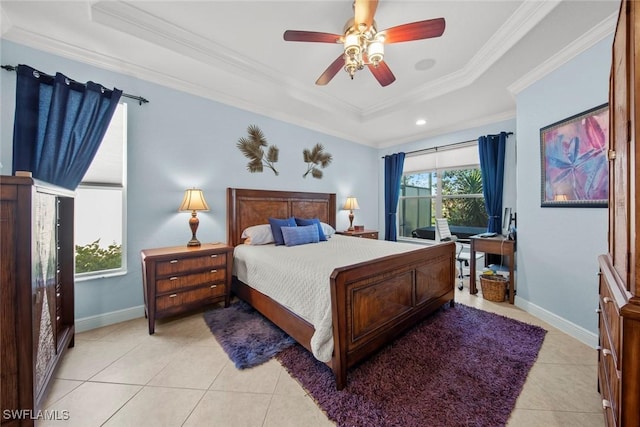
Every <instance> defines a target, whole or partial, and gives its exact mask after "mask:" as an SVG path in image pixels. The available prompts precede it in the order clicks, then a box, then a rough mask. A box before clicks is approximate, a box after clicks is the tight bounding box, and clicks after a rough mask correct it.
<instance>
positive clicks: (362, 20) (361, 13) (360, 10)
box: [353, 0, 378, 30]
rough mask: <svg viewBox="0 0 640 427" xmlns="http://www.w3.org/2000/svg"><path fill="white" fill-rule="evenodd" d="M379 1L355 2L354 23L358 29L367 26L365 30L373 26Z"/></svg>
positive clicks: (358, 0)
mask: <svg viewBox="0 0 640 427" xmlns="http://www.w3.org/2000/svg"><path fill="white" fill-rule="evenodd" d="M377 7H378V0H355V2H354V5H353V8H354V12H353V21H354V27H356V29H357V28H358V26H359V25H360V24H363V25H365V28H364V30H366V29H368V28H369V27H371V26H372V25H373V16H374V15H375V14H376V8H377Z"/></svg>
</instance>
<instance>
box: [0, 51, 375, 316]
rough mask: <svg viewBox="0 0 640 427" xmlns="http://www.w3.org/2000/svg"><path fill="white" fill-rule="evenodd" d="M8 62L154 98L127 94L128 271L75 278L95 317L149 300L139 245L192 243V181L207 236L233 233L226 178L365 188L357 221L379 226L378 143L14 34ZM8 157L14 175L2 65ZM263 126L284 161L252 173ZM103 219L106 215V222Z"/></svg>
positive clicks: (0, 156)
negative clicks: (320, 174) (250, 163)
mask: <svg viewBox="0 0 640 427" xmlns="http://www.w3.org/2000/svg"><path fill="white" fill-rule="evenodd" d="M1 48H2V49H1V61H2V64H11V65H17V64H28V65H30V66H32V67H34V68H37V69H39V70H42V71H44V72H47V73H55V72H56V71H59V72H62V73H64V74H66V75H67V76H69V77H71V78H73V79H75V80H78V81H87V80H93V81H96V82H99V83H101V84H103V85H105V86H107V87H114V86H115V87H117V88H119V89H122V90H124V91H125V92H127V93H131V94H135V95H141V96H144V97H145V98H147V99H149V100H150V103H149V104H146V105H142V106H139V105H138V104H137V103H136V102H135V101H132V100H127V99H126V98H123V100H124V101H125V102H127V103H128V104H129V108H128V112H129V114H128V125H129V126H128V152H127V154H128V188H127V203H128V206H127V227H128V233H127V239H128V256H127V263H128V273H127V274H126V275H125V276H121V277H115V278H106V279H99V280H92V281H86V282H77V283H76V318H77V319H81V318H86V317H90V316H97V315H100V314H103V313H109V312H113V311H117V310H125V309H127V308H130V307H136V306H140V305H141V304H142V303H143V299H142V275H141V267H140V255H139V254H140V250H141V249H145V248H153V247H161V246H174V245H182V244H186V242H187V241H188V240H189V239H190V237H191V232H190V230H189V227H188V225H187V222H188V219H189V214H188V213H178V212H177V209H178V206H179V204H180V202H181V201H182V196H183V194H184V190H185V189H186V188H189V187H192V186H196V187H200V188H202V189H203V190H204V194H205V197H206V199H207V202H208V203H209V205H210V207H211V211H210V212H201V213H199V214H198V218H199V219H200V227H199V228H198V238H199V240H200V241H202V242H210V241H226V225H225V216H226V212H225V209H226V196H225V191H226V188H227V187H239V188H261V189H278V190H300V191H318V192H335V193H337V201H338V204H340V203H344V201H345V199H346V197H347V196H349V195H351V194H354V195H356V196H357V197H358V202H359V204H360V210H359V211H357V212H356V221H355V222H356V223H358V224H364V225H367V226H369V227H375V225H376V224H377V222H378V212H377V209H378V181H377V172H376V170H377V165H378V158H377V156H378V150H377V149H373V148H371V147H367V146H364V145H360V144H356V143H354V142H350V141H345V140H342V139H339V138H335V137H332V136H328V135H324V134H321V133H318V132H315V131H311V130H308V129H304V128H301V127H298V126H294V125H291V124H288V123H284V122H282V121H278V120H273V119H270V118H267V117H264V116H261V115H258V114H253V113H251V112H247V111H243V110H240V109H236V108H233V107H229V106H226V105H223V104H220V103H218V102H214V101H211V100H208V99H204V98H200V97H197V96H193V95H189V94H186V93H183V92H179V91H176V90H172V89H168V88H165V87H162V86H159V85H156V84H152V83H149V82H146V81H143V80H140V79H136V78H132V77H129V76H127V75H124V74H119V73H115V72H110V71H105V70H102V69H99V68H96V67H93V66H90V65H86V64H81V63H78V62H74V61H71V60H67V59H64V58H61V57H58V56H54V55H50V54H47V53H44V52H41V51H37V50H34V49H30V48H27V47H25V46H21V45H18V44H15V43H12V42H8V41H6V40H3V41H2V45H1ZM0 79H1V80H0V85H1V90H2V96H1V101H0V102H1V104H0V105H1V112H0V114H1V115H0V119H1V126H0V138H1V143H0V162H2V168H1V169H0V172H1V173H2V174H3V175H8V174H11V156H12V133H13V114H14V108H15V73H10V72H7V71H4V70H2V71H0ZM250 124H255V125H258V126H259V127H260V128H261V129H262V131H263V132H264V134H265V136H266V138H267V141H268V142H269V143H270V144H275V145H277V146H278V147H279V149H280V159H279V162H278V163H277V168H278V170H279V172H280V175H279V176H275V175H274V174H273V173H272V172H271V171H270V170H267V171H265V172H264V173H257V174H251V173H249V172H248V171H247V170H246V159H245V158H244V157H243V156H242V154H241V153H240V151H239V150H238V149H237V148H236V142H237V140H238V138H240V137H242V136H245V135H246V129H247V126H248V125H250ZM316 143H322V144H323V145H324V146H325V149H326V151H328V152H329V153H331V154H332V155H333V162H332V164H331V165H330V166H329V167H328V168H326V169H324V175H325V176H324V178H323V179H321V180H317V179H314V178H312V177H311V176H308V177H307V178H304V179H303V178H302V174H303V173H304V172H305V171H306V164H305V163H303V161H302V150H303V149H304V148H311V147H312V146H313V145H315V144H316ZM347 214H348V212H345V211H338V213H337V228H338V229H345V228H346V227H347V226H348V219H347ZM97 226H99V224H97Z"/></svg>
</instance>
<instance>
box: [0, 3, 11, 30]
mask: <svg viewBox="0 0 640 427" xmlns="http://www.w3.org/2000/svg"><path fill="white" fill-rule="evenodd" d="M12 26H13V23H12V22H11V19H9V16H8V15H7V14H6V13H5V11H4V9H3V8H2V4H0V36H4V35H5V33H6V32H7V31H9V30H10V29H11V27H12Z"/></svg>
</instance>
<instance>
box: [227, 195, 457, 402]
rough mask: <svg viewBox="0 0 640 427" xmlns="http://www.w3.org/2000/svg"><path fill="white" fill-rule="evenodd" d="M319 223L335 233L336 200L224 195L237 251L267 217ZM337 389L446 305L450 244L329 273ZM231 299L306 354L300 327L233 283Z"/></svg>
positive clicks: (306, 327) (451, 278) (306, 329)
mask: <svg viewBox="0 0 640 427" xmlns="http://www.w3.org/2000/svg"><path fill="white" fill-rule="evenodd" d="M290 216H299V217H305V218H314V217H315V218H319V219H320V221H323V222H326V223H327V224H329V225H331V226H333V227H335V219H336V195H335V194H333V193H306V192H287V191H270V190H250V189H249V190H246V189H237V188H229V189H228V190H227V218H228V220H227V227H228V233H227V238H228V241H229V244H230V245H232V246H234V247H235V246H237V245H239V244H241V243H242V241H243V239H242V231H243V230H245V229H246V228H247V227H250V226H253V225H259V224H266V223H267V222H268V221H267V219H268V218H269V217H278V218H285V217H290ZM329 284H330V286H331V304H332V316H333V340H334V350H333V357H332V360H331V362H330V363H329V365H330V366H331V368H332V369H333V372H334V374H335V377H336V387H337V388H338V389H342V388H344V386H345V385H346V383H347V369H348V368H349V367H351V366H353V365H355V364H356V363H358V362H359V361H361V360H363V359H365V358H366V357H368V356H370V355H372V354H373V353H375V352H376V351H378V350H379V349H380V348H382V347H384V346H385V345H387V344H388V343H389V342H391V341H393V340H394V339H395V338H396V337H397V336H398V335H400V334H401V333H402V332H404V331H405V330H407V329H408V328H410V327H411V326H413V325H415V324H416V323H417V322H419V321H420V320H422V319H424V318H425V317H426V316H427V315H429V314H430V313H432V312H433V311H435V310H437V309H438V308H439V307H441V306H442V305H444V304H446V303H447V302H449V303H450V304H451V305H453V298H454V289H455V244H454V243H453V242H449V243H444V244H438V245H434V246H427V247H424V248H421V249H419V250H416V251H412V252H405V253H402V254H398V255H392V256H388V257H384V258H378V259H375V260H373V261H368V262H363V263H360V264H356V265H350V266H347V267H341V268H337V269H336V270H334V272H333V274H332V275H331V279H330V283H329ZM232 289H233V292H234V293H235V294H236V295H237V296H238V297H240V298H241V299H243V300H245V301H247V302H248V303H249V304H251V305H252V306H253V307H254V308H255V309H256V310H258V311H259V312H260V313H262V314H263V315H264V316H265V317H267V318H268V319H270V320H271V321H272V322H273V323H275V324H276V325H278V326H279V327H280V328H282V329H283V330H284V331H285V332H286V333H288V334H289V335H290V336H291V337H293V338H294V339H295V340H296V341H297V342H299V343H300V344H301V345H303V346H304V347H305V348H307V349H308V350H309V351H311V344H310V342H311V337H312V336H313V333H314V332H315V330H314V328H313V326H312V325H311V324H309V323H308V322H307V321H305V320H304V319H302V318H301V317H299V316H297V315H296V314H294V313H292V312H291V311H290V310H288V309H287V308H286V307H283V306H282V305H280V304H278V303H277V302H276V301H274V300H272V299H271V298H269V297H268V296H266V295H264V294H262V293H260V292H258V291H256V290H255V289H253V288H251V287H250V286H247V285H246V284H244V283H242V282H239V281H238V280H237V279H236V278H234V283H233V288H232Z"/></svg>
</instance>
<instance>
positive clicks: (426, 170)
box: [398, 142, 488, 239]
mask: <svg viewBox="0 0 640 427" xmlns="http://www.w3.org/2000/svg"><path fill="white" fill-rule="evenodd" d="M398 218H399V223H400V224H399V234H400V236H401V237H419V238H424V239H435V219H436V218H446V219H447V220H448V221H449V227H450V228H451V232H452V233H453V234H457V235H458V236H459V237H467V236H470V235H473V234H477V233H482V232H484V231H486V228H487V223H488V216H487V212H486V210H485V207H484V196H483V194H482V173H481V172H480V160H479V157H478V145H477V143H476V142H472V143H468V144H461V145H456V147H454V148H449V147H446V148H440V149H433V150H426V151H425V152H423V153H421V154H418V155H415V156H408V157H407V158H406V159H405V163H404V174H403V177H402V183H401V185H400V204H399V206H398Z"/></svg>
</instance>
